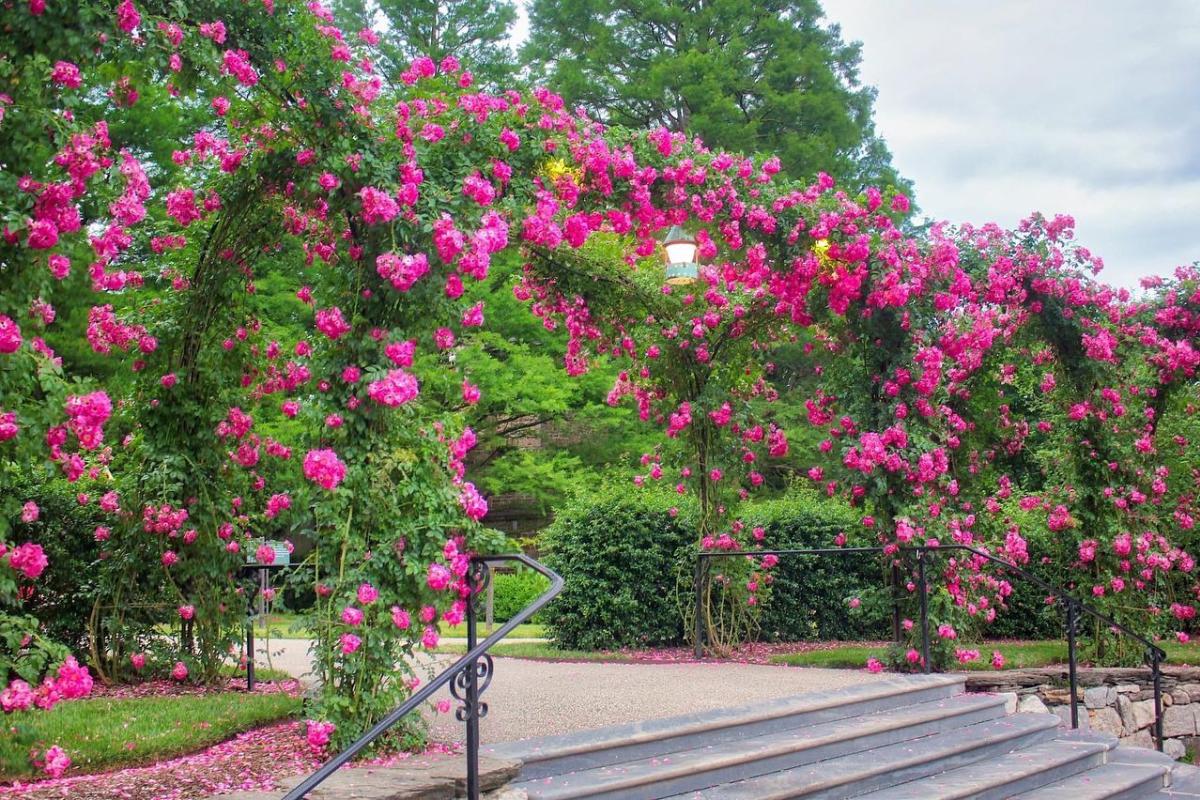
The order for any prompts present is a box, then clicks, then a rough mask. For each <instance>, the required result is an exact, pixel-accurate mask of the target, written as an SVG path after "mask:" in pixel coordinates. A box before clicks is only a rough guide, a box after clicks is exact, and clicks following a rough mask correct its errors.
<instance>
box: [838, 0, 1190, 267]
mask: <svg viewBox="0 0 1200 800" xmlns="http://www.w3.org/2000/svg"><path fill="white" fill-rule="evenodd" d="M824 7H825V11H826V14H827V16H828V17H829V18H830V20H831V21H832V22H836V23H839V24H840V25H841V26H842V33H843V38H844V39H847V40H858V41H860V42H862V45H863V58H862V78H863V81H864V82H865V83H867V84H870V85H873V86H875V87H876V88H877V89H878V90H879V96H878V99H877V100H876V103H875V120H876V124H877V126H878V128H879V131H880V133H882V135H883V137H884V138H885V139H886V140H887V143H888V145H889V146H890V148H891V150H892V155H893V161H894V163H895V164H896V166H897V168H898V169H899V171H900V172H901V174H903V175H905V176H906V177H908V178H910V179H912V180H913V181H914V183H915V191H916V198H917V202H918V203H919V205H920V206H921V208H922V210H923V211H924V212H925V213H926V214H928V215H929V216H931V217H934V218H937V219H949V220H951V221H955V222H957V221H969V222H975V223H984V222H997V223H1000V224H1001V225H1005V226H1012V225H1014V224H1015V223H1016V222H1017V221H1018V220H1020V219H1021V218H1022V217H1023V216H1025V215H1027V214H1028V213H1029V212H1030V211H1034V210H1038V211H1042V212H1043V213H1045V214H1047V215H1052V214H1054V213H1068V214H1071V215H1072V216H1074V217H1075V221H1076V223H1077V234H1078V240H1079V241H1080V242H1081V243H1082V244H1084V245H1085V246H1087V247H1089V248H1090V249H1091V250H1092V251H1093V252H1094V253H1097V254H1098V255H1100V256H1101V257H1102V258H1103V259H1104V262H1105V270H1104V272H1103V273H1102V276H1101V277H1102V278H1103V279H1104V280H1106V281H1108V282H1109V283H1113V284H1116V285H1119V286H1128V287H1131V288H1132V287H1135V286H1136V285H1137V282H1138V279H1139V278H1141V277H1142V276H1145V275H1155V274H1157V275H1166V274H1169V273H1170V272H1172V271H1173V270H1174V269H1175V267H1176V266H1178V265H1180V264H1190V263H1192V262H1193V261H1196V260H1198V259H1200V2H1197V1H1196V0H1174V1H1173V2H1167V1H1162V0H1142V2H1137V0H1134V2H1130V0H1124V1H1123V2H1118V1H1116V0H1090V1H1089V2H1085V1H1084V0H1067V1H1066V2H1061V1H1059V2H1034V1H1033V0H1004V1H1003V2H1000V0H994V1H993V2H982V1H981V0H907V1H906V2H886V1H885V0H824Z"/></svg>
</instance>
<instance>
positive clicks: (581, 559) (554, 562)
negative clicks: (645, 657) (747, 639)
mask: <svg viewBox="0 0 1200 800" xmlns="http://www.w3.org/2000/svg"><path fill="white" fill-rule="evenodd" d="M678 502H679V498H678V497H677V496H674V495H665V494H654V493H650V492H634V491H630V490H629V489H627V488H621V489H617V488H610V489H605V490H601V491H600V492H598V493H597V494H594V495H585V496H582V497H577V498H575V499H574V500H573V501H572V502H571V503H569V504H568V505H567V507H566V508H565V509H562V510H561V511H560V512H559V513H558V515H557V517H556V518H555V520H554V522H553V524H551V525H550V527H549V528H547V530H546V532H545V533H544V534H543V538H542V543H543V545H544V547H545V552H546V563H547V565H549V566H550V567H551V568H552V569H554V570H555V571H557V572H558V573H559V574H560V575H562V576H563V578H564V579H565V581H566V585H565V586H564V588H563V591H562V594H560V595H559V596H558V598H557V599H555V600H554V602H552V603H550V605H548V606H547V607H546V609H545V611H544V612H543V613H544V615H545V620H546V624H547V625H549V628H550V630H549V634H550V636H551V638H553V639H554V642H555V644H556V645H557V646H558V647H560V648H563V649H568V650H604V649H610V648H616V647H640V646H646V645H663V644H678V643H679V642H680V641H682V639H683V623H682V619H681V617H680V615H679V610H678V608H677V607H676V603H675V600H674V595H675V570H674V566H673V565H674V562H675V554H676V551H677V550H679V549H680V548H681V547H688V546H691V547H694V546H695V542H696V534H695V529H694V525H693V524H692V523H691V522H690V520H691V518H692V516H693V515H692V514H691V513H690V512H689V510H687V509H685V510H684V512H683V513H680V514H679V515H678V516H674V517H673V516H671V513H670V509H671V507H672V506H673V505H675V504H677V503H678Z"/></svg>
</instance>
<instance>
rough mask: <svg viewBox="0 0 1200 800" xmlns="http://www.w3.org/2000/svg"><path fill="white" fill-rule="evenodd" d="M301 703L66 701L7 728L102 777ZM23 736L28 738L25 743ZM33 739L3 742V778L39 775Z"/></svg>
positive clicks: (291, 711) (185, 698)
mask: <svg viewBox="0 0 1200 800" xmlns="http://www.w3.org/2000/svg"><path fill="white" fill-rule="evenodd" d="M300 705H301V699H300V698H298V697H292V696H290V695H288V694H286V693H283V692H274V693H270V694H267V693H263V694H258V693H254V694H246V693H244V692H219V693H209V694H202V695H180V696H152V697H134V698H110V697H104V698H94V699H90V700H89V699H83V700H73V701H70V702H66V703H60V704H59V705H57V706H55V707H54V708H53V709H51V710H50V711H33V712H20V713H17V714H14V715H11V716H9V717H7V718H6V719H5V726H6V728H7V726H11V725H16V726H21V727H23V728H24V729H25V730H26V731H29V732H31V733H32V735H33V737H34V741H35V743H39V744H41V746H42V748H44V747H45V746H47V745H50V744H58V745H60V746H62V748H63V749H64V750H66V751H67V753H68V754H69V755H70V756H71V761H72V767H71V773H72V774H74V773H82V772H101V771H104V770H108V769H112V768H115V767H122V766H131V765H136V764H145V763H150V762H154V761H158V760H162V759H166V758H171V757H174V756H178V755H184V754H186V753H190V752H193V751H196V750H199V749H202V748H204V747H207V746H209V745H213V744H216V743H218V742H222V741H224V740H226V739H229V738H230V737H232V736H234V735H235V734H237V733H241V732H242V731H246V730H249V729H251V728H255V727H258V726H260V725H264V724H267V723H270V722H275V721H277V720H281V719H285V718H287V717H291V716H294V715H297V714H299V712H300ZM18 739H20V741H17V740H18ZM28 747H29V743H28V740H27V739H26V738H25V737H13V736H10V735H7V731H6V735H5V736H2V737H0V781H11V780H13V779H16V778H27V777H34V773H33V769H32V767H31V766H30V765H29V750H28Z"/></svg>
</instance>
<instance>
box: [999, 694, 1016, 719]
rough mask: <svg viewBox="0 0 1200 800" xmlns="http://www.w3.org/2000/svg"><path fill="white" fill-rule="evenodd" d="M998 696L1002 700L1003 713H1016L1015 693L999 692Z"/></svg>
mask: <svg viewBox="0 0 1200 800" xmlns="http://www.w3.org/2000/svg"><path fill="white" fill-rule="evenodd" d="M1000 696H1001V697H1003V698H1004V713H1005V714H1015V713H1017V693H1016V692H1001V693H1000Z"/></svg>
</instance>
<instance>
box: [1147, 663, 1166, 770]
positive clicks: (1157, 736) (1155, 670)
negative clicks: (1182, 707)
mask: <svg viewBox="0 0 1200 800" xmlns="http://www.w3.org/2000/svg"><path fill="white" fill-rule="evenodd" d="M1148 655H1149V657H1150V674H1151V675H1152V676H1153V677H1154V747H1155V749H1157V750H1158V751H1159V752H1162V749H1163V707H1162V659H1161V658H1160V657H1159V656H1160V653H1159V651H1158V650H1157V649H1152V650H1150V652H1149V654H1148Z"/></svg>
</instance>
